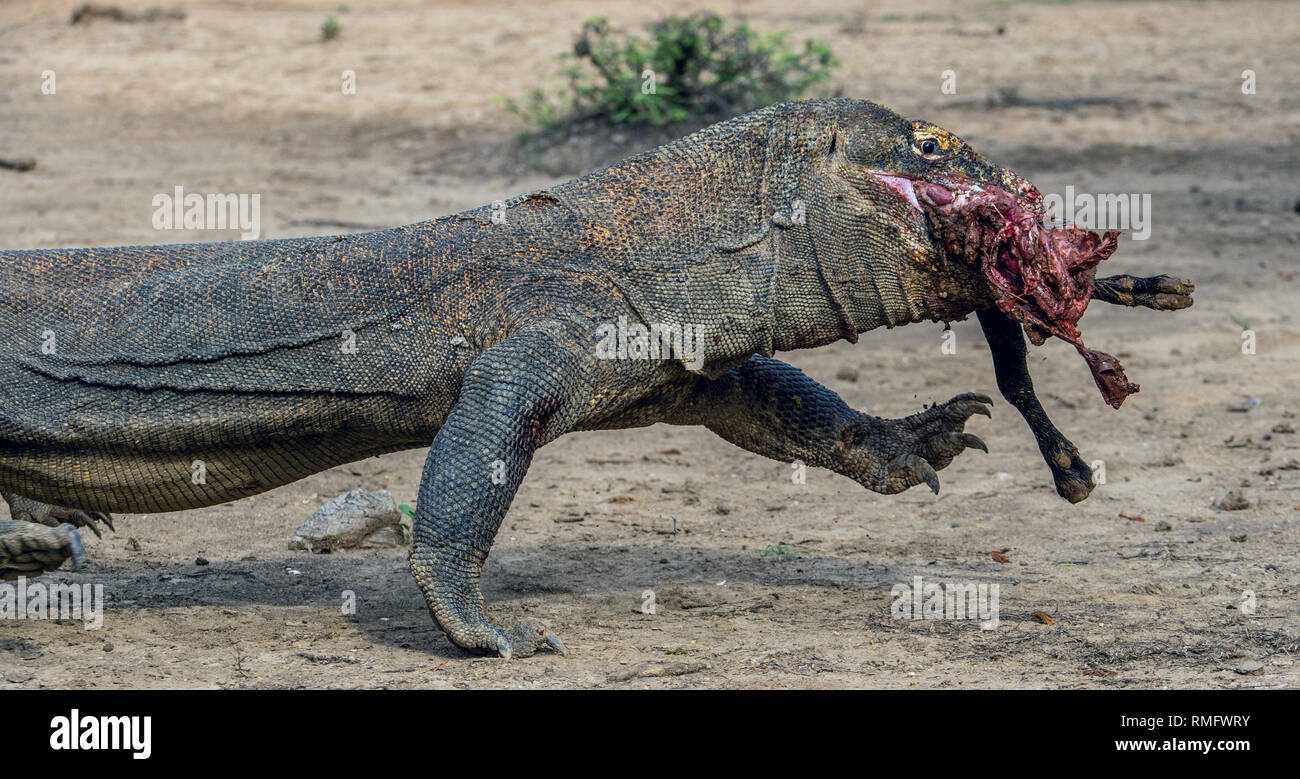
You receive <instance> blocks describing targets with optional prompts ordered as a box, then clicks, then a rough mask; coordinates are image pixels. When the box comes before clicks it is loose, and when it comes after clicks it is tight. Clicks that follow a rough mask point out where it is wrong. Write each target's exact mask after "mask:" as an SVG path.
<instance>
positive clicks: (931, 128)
mask: <svg viewBox="0 0 1300 779" xmlns="http://www.w3.org/2000/svg"><path fill="white" fill-rule="evenodd" d="M831 124H832V125H833V126H829V127H827V128H826V132H825V134H824V138H825V140H824V144H825V145H824V147H823V155H822V156H823V159H824V160H825V164H824V165H821V166H817V169H818V173H817V174H815V175H820V176H822V177H823V179H824V180H823V181H822V182H821V183H822V184H823V185H824V186H823V187H822V188H824V189H826V190H827V191H829V192H830V193H831V196H832V197H833V198H834V199H835V200H836V201H838V205H839V206H840V208H839V209H838V210H839V211H840V217H842V218H843V219H844V220H845V221H844V222H842V224H852V225H855V226H857V227H860V228H861V229H860V230H858V231H857V232H859V235H858V236H857V237H856V239H853V238H845V237H843V236H841V237H840V238H838V239H834V240H836V242H837V243H839V246H838V247H837V248H838V249H840V250H850V251H851V250H852V249H850V248H849V246H847V245H845V244H843V243H840V242H841V241H845V240H849V241H853V240H856V241H857V243H858V245H859V246H860V245H862V244H863V243H865V244H866V246H867V249H868V252H869V253H871V254H873V255H875V256H876V257H879V256H882V255H886V254H898V255H901V256H902V257H903V258H904V263H905V267H903V268H901V269H900V270H901V272H904V273H906V274H908V275H910V277H911V278H912V279H913V284H914V289H917V290H920V293H919V294H922V295H923V296H924V297H925V300H926V308H927V312H928V313H929V314H930V315H933V316H935V317H936V318H941V319H950V318H959V317H961V316H964V315H965V314H966V313H968V312H969V311H971V310H973V309H980V308H988V307H991V306H996V307H997V308H999V309H1001V310H1002V311H1003V312H1005V313H1006V314H1008V315H1009V316H1011V317H1013V318H1014V319H1016V320H1017V321H1019V322H1020V323H1021V324H1022V325H1023V326H1024V328H1025V331H1026V334H1027V335H1028V336H1029V338H1030V339H1031V340H1033V341H1034V342H1035V343H1042V341H1043V339H1045V338H1046V337H1047V336H1048V335H1055V336H1057V337H1059V338H1062V339H1063V340H1065V341H1068V342H1069V343H1071V344H1073V345H1074V346H1075V348H1076V349H1078V350H1079V352H1080V354H1082V355H1083V357H1084V359H1085V360H1087V362H1088V365H1089V367H1090V368H1091V369H1092V373H1093V377H1094V379H1095V380H1096V382H1097V386H1098V387H1099V388H1100V389H1101V392H1102V395H1103V396H1104V397H1105V398H1106V400H1107V402H1109V403H1110V404H1111V405H1113V406H1115V407H1116V408H1118V407H1119V405H1120V403H1122V402H1123V400H1124V398H1125V397H1126V396H1127V395H1128V394H1130V393H1132V392H1136V391H1137V386H1136V385H1134V384H1130V383H1129V382H1128V380H1127V379H1126V378H1125V376H1124V373H1123V369H1122V367H1121V366H1120V365H1119V362H1118V361H1117V360H1115V358H1113V357H1111V356H1110V355H1107V354H1104V353H1102V352H1096V351H1093V350H1091V349H1087V348H1085V347H1084V346H1083V342H1082V340H1081V339H1080V335H1079V330H1078V327H1077V326H1076V323H1077V322H1078V320H1079V318H1080V317H1081V316H1082V315H1083V312H1084V309H1086V308H1087V306H1088V302H1089V300H1090V299H1091V297H1092V291H1093V277H1094V275H1095V272H1096V268H1097V264H1098V263H1099V262H1101V261H1102V260H1104V259H1106V258H1107V257H1109V256H1110V255H1111V253H1112V252H1114V250H1115V247H1116V242H1117V238H1118V233H1116V232H1108V233H1106V234H1105V235H1099V234H1097V233H1094V232H1089V231H1087V230H1083V229H1080V228H1077V227H1072V226H1070V227H1045V226H1044V225H1043V198H1042V195H1041V194H1040V193H1039V191H1038V190H1037V189H1036V188H1035V187H1034V185H1033V184H1031V183H1029V181H1027V180H1025V179H1024V178H1022V177H1020V176H1018V175H1017V174H1015V173H1014V172H1012V171H1010V170H1007V169H1006V168H1003V167H1001V166H999V165H994V164H993V163H991V162H989V161H988V160H986V159H984V158H983V157H982V156H980V155H979V154H977V153H976V152H975V151H974V150H972V149H971V148H970V146H969V145H968V144H966V142H964V141H963V140H961V139H960V138H958V137H957V136H955V135H953V134H952V133H949V132H948V131H947V130H944V129H943V128H941V127H937V126H935V125H933V124H930V123H929V122H923V121H913V120H908V119H904V118H903V117H901V116H899V115H898V114H895V113H894V112H892V111H890V110H888V109H886V108H883V107H881V106H878V105H875V104H873V103H866V102H857V101H855V102H854V103H853V108H852V110H850V111H846V112H844V113H842V114H840V115H839V116H837V117H836V121H834V122H833V123H831ZM844 206H847V208H845V207H844ZM832 207H833V206H832ZM837 226H838V225H837ZM864 234H865V237H866V241H865V242H863V241H862V237H863V235H864Z"/></svg>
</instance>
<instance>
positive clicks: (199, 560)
mask: <svg viewBox="0 0 1300 779" xmlns="http://www.w3.org/2000/svg"><path fill="white" fill-rule="evenodd" d="M194 564H195V565H207V564H208V558H206V557H196V558H194Z"/></svg>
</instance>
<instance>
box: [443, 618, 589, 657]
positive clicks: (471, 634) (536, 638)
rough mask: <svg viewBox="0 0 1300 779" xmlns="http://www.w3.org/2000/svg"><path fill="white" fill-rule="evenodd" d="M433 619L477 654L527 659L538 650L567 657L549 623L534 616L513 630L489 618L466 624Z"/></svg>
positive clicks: (452, 636)
mask: <svg viewBox="0 0 1300 779" xmlns="http://www.w3.org/2000/svg"><path fill="white" fill-rule="evenodd" d="M434 619H435V620H437V622H438V624H439V625H441V626H442V627H443V630H444V631H445V632H446V633H447V637H448V638H450V639H451V641H452V643H454V644H455V645H456V646H458V647H460V648H461V649H464V650H465V651H466V652H471V653H473V654H476V655H498V656H500V657H502V658H504V659H506V660H509V659H510V658H512V657H528V656H529V655H532V654H535V653H536V652H537V650H539V649H550V650H551V651H553V652H557V653H559V654H564V642H563V641H561V640H560V639H559V637H558V636H556V635H555V634H554V633H552V632H551V629H550V627H548V626H547V625H546V623H544V622H542V621H541V620H538V619H532V618H531V617H523V618H520V619H519V620H517V621H516V622H515V623H514V625H513V626H512V627H506V626H503V625H500V624H494V623H492V622H489V621H487V620H486V619H484V620H482V621H477V622H467V621H463V620H457V619H446V620H444V619H439V618H438V616H437V614H436V613H435V615H434Z"/></svg>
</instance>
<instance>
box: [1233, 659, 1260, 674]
mask: <svg viewBox="0 0 1300 779" xmlns="http://www.w3.org/2000/svg"><path fill="white" fill-rule="evenodd" d="M1232 670H1233V671H1236V672H1237V673H1239V674H1243V675H1249V674H1257V673H1259V672H1260V671H1262V670H1264V664H1263V663H1261V662H1260V661H1258V660H1245V661H1242V662H1241V663H1240V664H1239V665H1238V666H1237V667H1236V668H1234V669H1232Z"/></svg>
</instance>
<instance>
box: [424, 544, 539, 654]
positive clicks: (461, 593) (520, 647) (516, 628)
mask: <svg viewBox="0 0 1300 779" xmlns="http://www.w3.org/2000/svg"><path fill="white" fill-rule="evenodd" d="M480 566H481V563H478V562H468V563H467V562H466V560H465V559H464V557H462V556H459V555H458V554H456V553H455V552H454V551H453V550H442V553H441V554H439V553H429V552H428V551H426V550H425V549H424V548H423V546H422V542H421V538H420V536H419V535H417V536H416V542H415V546H414V548H413V549H412V552H411V573H412V574H414V576H415V583H416V584H417V585H418V586H419V587H420V590H421V591H422V592H423V593H424V599H425V603H426V604H428V606H429V614H430V615H432V616H433V620H434V622H437V623H438V627H440V628H442V630H443V632H444V633H446V634H447V638H449V639H451V642H452V643H453V644H455V645H456V646H458V647H460V648H461V649H464V650H465V651H466V652H471V653H473V654H476V655H498V656H500V657H503V658H505V659H507V660H509V659H510V658H512V657H528V656H529V655H531V654H534V653H536V652H537V650H539V649H550V650H551V651H553V652H558V653H559V654H564V642H563V641H561V640H560V639H559V637H558V636H556V635H555V634H554V633H552V632H551V629H550V626H548V625H547V624H546V623H545V622H542V621H541V620H537V619H533V618H531V617H523V618H519V619H515V620H511V619H509V618H507V619H506V620H504V621H497V620H493V619H489V618H488V615H487V612H486V611H485V610H484V608H483V593H482V592H481V591H480V590H479V586H478V575H479V571H478V570H475V569H478V568H479V567H480ZM466 568H469V569H470V570H466Z"/></svg>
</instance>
